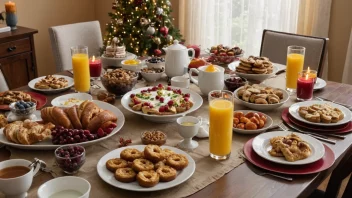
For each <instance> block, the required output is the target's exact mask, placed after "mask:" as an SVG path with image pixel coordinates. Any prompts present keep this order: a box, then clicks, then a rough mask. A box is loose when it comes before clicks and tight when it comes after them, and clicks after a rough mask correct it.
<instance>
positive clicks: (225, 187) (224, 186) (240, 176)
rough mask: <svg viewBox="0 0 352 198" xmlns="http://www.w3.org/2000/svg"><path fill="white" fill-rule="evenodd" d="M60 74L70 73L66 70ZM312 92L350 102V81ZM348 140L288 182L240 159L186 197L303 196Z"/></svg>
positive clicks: (351, 138)
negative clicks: (319, 167)
mask: <svg viewBox="0 0 352 198" xmlns="http://www.w3.org/2000/svg"><path fill="white" fill-rule="evenodd" d="M61 74H63V75H67V76H72V75H71V74H70V73H69V72H63V73H61ZM17 90H23V91H27V90H29V88H28V86H24V87H21V88H19V89H17ZM62 94H63V93H61V94H52V95H46V96H47V99H48V102H47V104H46V105H47V106H50V102H51V100H52V99H54V98H55V97H57V96H58V95H62ZM65 94H66V93H65ZM314 95H315V96H333V97H335V98H334V100H335V99H336V100H337V101H339V102H344V103H345V104H348V105H352V97H351V95H352V85H346V84H341V83H336V82H327V86H326V87H325V88H324V89H322V90H320V91H317V92H315V93H314ZM351 143H352V134H348V135H346V139H344V140H339V141H338V142H337V144H335V145H332V144H328V146H329V147H330V148H331V149H332V150H333V151H334V154H335V157H336V161H335V164H334V165H333V167H331V168H330V169H328V170H326V171H323V172H321V173H319V174H312V175H304V176H292V177H293V179H294V180H293V181H292V182H288V181H284V180H281V179H276V178H272V177H270V176H258V175H256V174H255V173H254V172H253V171H251V170H250V166H252V165H251V164H248V163H243V164H242V165H240V166H238V167H236V168H235V169H233V170H232V171H230V172H229V173H228V174H226V175H224V176H223V177H222V178H220V179H219V180H217V181H216V182H214V183H212V184H210V185H208V186H207V187H205V188H203V189H202V190H200V191H198V192H197V193H195V194H193V195H191V196H190V197H193V198H204V197H246V198H247V197H307V196H308V195H309V194H310V193H311V192H312V191H313V190H314V189H315V188H317V187H318V186H319V184H320V183H321V182H322V181H323V180H324V179H325V178H326V177H327V176H328V175H329V174H330V173H331V171H332V170H333V169H334V167H335V166H336V165H337V164H338V162H339V161H340V160H341V159H342V158H343V157H344V155H345V153H346V152H352V146H351ZM29 152H30V151H29ZM9 155H10V154H9V152H8V151H7V150H6V149H5V148H1V149H0V161H3V160H6V159H9V157H10V156H9ZM209 171H211V170H209ZM49 179H52V177H51V175H50V174H48V173H47V174H41V175H39V176H38V177H36V179H35V180H34V183H33V184H32V185H41V184H42V183H44V182H45V181H47V180H49ZM93 188H94V187H93ZM0 197H1V196H0Z"/></svg>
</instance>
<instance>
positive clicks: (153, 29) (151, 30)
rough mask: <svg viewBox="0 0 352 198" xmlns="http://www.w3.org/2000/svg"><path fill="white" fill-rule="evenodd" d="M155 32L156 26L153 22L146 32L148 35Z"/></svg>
mask: <svg viewBox="0 0 352 198" xmlns="http://www.w3.org/2000/svg"><path fill="white" fill-rule="evenodd" d="M154 33H155V28H154V27H153V24H152V25H150V26H149V27H148V28H147V31H146V34H147V36H151V35H153V34H154Z"/></svg>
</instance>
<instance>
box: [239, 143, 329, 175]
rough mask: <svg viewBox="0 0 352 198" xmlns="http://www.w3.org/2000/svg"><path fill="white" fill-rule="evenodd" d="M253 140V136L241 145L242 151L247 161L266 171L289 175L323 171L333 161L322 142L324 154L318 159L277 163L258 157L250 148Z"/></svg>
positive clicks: (327, 148)
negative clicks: (294, 162)
mask: <svg viewBox="0 0 352 198" xmlns="http://www.w3.org/2000/svg"><path fill="white" fill-rule="evenodd" d="M253 140H254V138H252V139H250V140H248V141H247V142H246V144H245V145H244V146H243V152H244V154H245V156H246V158H247V160H248V161H249V162H251V163H252V164H254V165H255V166H257V167H259V168H262V169H265V170H268V171H272V172H276V173H281V174H289V175H308V174H313V173H319V172H321V171H324V170H326V169H328V168H330V167H331V166H332V165H333V164H334V162H335V154H334V152H333V151H332V150H331V149H330V148H329V147H328V146H326V145H325V144H323V145H324V148H325V154H324V156H323V157H322V158H321V159H320V160H318V161H316V162H313V163H310V164H305V165H295V166H292V165H283V164H278V163H275V162H271V161H268V160H266V159H264V158H262V157H260V156H259V155H258V154H257V153H256V152H255V151H254V150H253V148H252V142H253Z"/></svg>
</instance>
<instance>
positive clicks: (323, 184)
mask: <svg viewBox="0 0 352 198" xmlns="http://www.w3.org/2000/svg"><path fill="white" fill-rule="evenodd" d="M350 177H351V174H350V176H348V177H347V178H346V179H345V180H343V182H342V184H341V188H340V192H339V195H338V196H337V197H338V198H340V197H342V194H343V192H344V191H345V188H346V185H347V182H348V180H349V178H350ZM329 179H330V176H329V177H328V178H326V179H325V180H324V181H323V183H321V184H320V186H319V187H318V189H319V190H322V191H325V189H326V187H327V186H328V183H329Z"/></svg>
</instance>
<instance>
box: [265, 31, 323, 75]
mask: <svg viewBox="0 0 352 198" xmlns="http://www.w3.org/2000/svg"><path fill="white" fill-rule="evenodd" d="M328 40H329V39H328V38H319V37H312V36H304V35H298V34H291V33H285V32H277V31H272V30H264V31H263V38H262V45H261V48H260V56H265V57H268V58H269V59H270V61H272V62H274V63H280V64H283V65H286V57H287V47H288V46H290V45H298V46H303V47H305V48H306V53H305V57H304V66H305V67H307V66H309V67H310V68H311V69H314V70H317V72H318V76H319V77H321V76H322V73H323V63H324V57H325V54H326V49H327V42H328Z"/></svg>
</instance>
